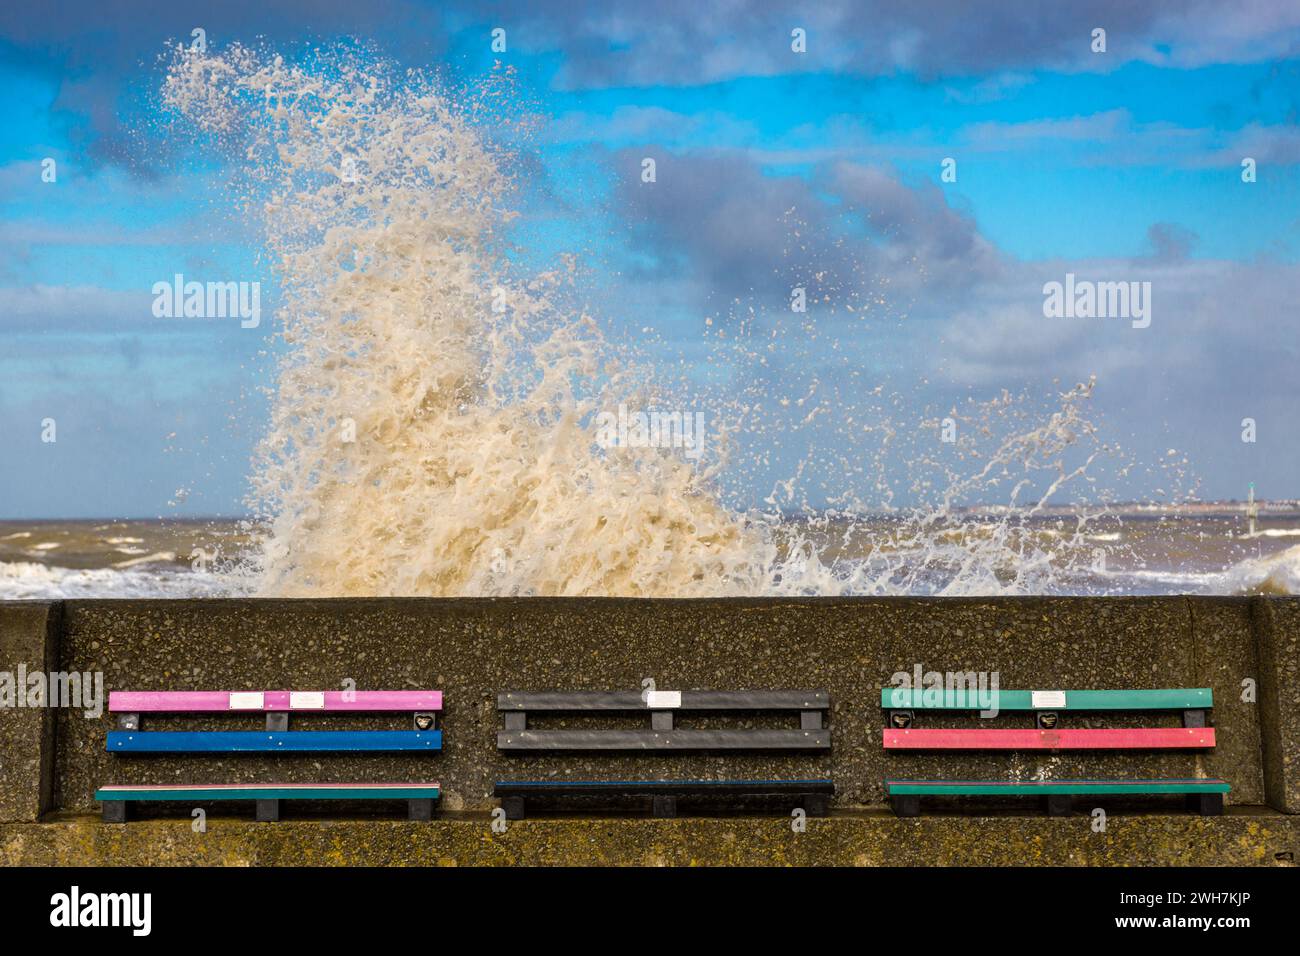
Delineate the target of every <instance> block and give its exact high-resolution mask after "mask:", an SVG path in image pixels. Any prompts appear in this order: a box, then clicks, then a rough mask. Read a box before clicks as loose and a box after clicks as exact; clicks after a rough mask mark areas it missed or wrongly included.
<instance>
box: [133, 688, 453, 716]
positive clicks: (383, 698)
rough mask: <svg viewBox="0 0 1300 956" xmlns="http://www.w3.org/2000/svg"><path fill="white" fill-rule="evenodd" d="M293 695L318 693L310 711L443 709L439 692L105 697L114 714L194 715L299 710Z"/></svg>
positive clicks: (223, 692)
mask: <svg viewBox="0 0 1300 956" xmlns="http://www.w3.org/2000/svg"><path fill="white" fill-rule="evenodd" d="M231 694H237V695H238V694H253V695H255V694H260V695H261V696H262V701H261V706H260V707H239V706H236V707H233V708H232V707H231ZM293 694H320V695H321V696H322V697H323V698H324V706H323V707H321V708H310V709H319V710H328V711H358V712H366V713H378V712H385V711H392V712H399V711H411V712H414V711H425V710H442V691H440V690H358V691H342V690H326V691H287V690H265V691H228V690H165V691H153V690H143V691H141V690H115V691H110V692H109V695H108V709H109V710H110V711H112V712H114V713H136V714H144V713H150V714H197V713H211V712H216V711H231V710H234V711H235V712H239V711H253V712H259V711H268V710H276V711H278V710H298V709H299V708H298V707H295V706H293V702H292V701H291V695H293Z"/></svg>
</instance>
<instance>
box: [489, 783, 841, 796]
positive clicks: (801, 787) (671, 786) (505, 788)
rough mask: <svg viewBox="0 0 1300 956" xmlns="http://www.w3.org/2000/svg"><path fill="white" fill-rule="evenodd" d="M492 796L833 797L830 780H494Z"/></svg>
mask: <svg viewBox="0 0 1300 956" xmlns="http://www.w3.org/2000/svg"><path fill="white" fill-rule="evenodd" d="M493 792H494V793H495V795H496V796H499V797H502V796H509V795H511V794H524V795H534V796H542V795H545V794H580V793H626V794H646V793H665V792H669V793H674V794H679V795H686V794H703V793H738V794H765V793H772V794H777V793H796V794H797V793H834V792H835V784H834V782H833V781H830V780H824V779H823V780H498V781H497V782H496V784H495V785H494V787H493Z"/></svg>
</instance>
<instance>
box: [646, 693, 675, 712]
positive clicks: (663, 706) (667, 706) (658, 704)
mask: <svg viewBox="0 0 1300 956" xmlns="http://www.w3.org/2000/svg"><path fill="white" fill-rule="evenodd" d="M645 705H646V706H647V707H649V708H650V709H651V710H673V709H675V708H678V707H681V706H682V692H681V691H679V690H648V691H646V694H645Z"/></svg>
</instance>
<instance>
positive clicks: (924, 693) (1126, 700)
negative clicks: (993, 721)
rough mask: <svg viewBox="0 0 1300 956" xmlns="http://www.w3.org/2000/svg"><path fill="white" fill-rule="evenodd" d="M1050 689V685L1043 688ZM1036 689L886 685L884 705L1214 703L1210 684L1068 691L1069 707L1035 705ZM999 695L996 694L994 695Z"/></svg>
mask: <svg viewBox="0 0 1300 956" xmlns="http://www.w3.org/2000/svg"><path fill="white" fill-rule="evenodd" d="M1042 690H1050V688H1042ZM1033 693H1034V692H1033V691H1028V690H1001V689H999V690H997V691H996V692H994V691H985V692H984V694H981V693H980V692H979V691H978V690H977V689H967V688H962V687H954V688H953V689H952V690H950V691H948V690H943V691H941V690H938V689H934V690H926V689H925V688H918V687H885V688H883V689H882V690H881V691H880V706H881V707H883V708H884V709H885V710H985V709H988V708H989V707H991V706H992V707H995V708H996V709H997V710H1204V709H1209V708H1211V707H1213V706H1214V691H1213V690H1211V689H1210V688H1209V687H1189V688H1169V689H1164V690H1160V689H1156V690H1065V691H1059V693H1063V694H1065V706H1063V707H1060V706H1040V707H1035V706H1034V704H1033ZM994 694H996V697H993V696H992V695H994Z"/></svg>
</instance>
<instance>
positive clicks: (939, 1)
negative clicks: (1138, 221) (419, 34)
mask: <svg viewBox="0 0 1300 956" xmlns="http://www.w3.org/2000/svg"><path fill="white" fill-rule="evenodd" d="M485 9H486V10H490V11H492V13H490V14H488V15H489V16H493V15H495V16H496V17H497V20H496V21H494V22H500V23H501V24H502V25H508V26H509V27H513V28H514V29H513V31H512V32H511V36H512V37H513V38H514V40H515V42H517V43H518V44H519V45H521V46H522V47H523V48H525V49H535V50H560V51H563V52H564V53H565V55H566V57H567V59H566V63H565V65H564V68H563V72H562V75H561V81H562V82H563V83H565V84H567V85H571V86H577V87H583V86H639V85H654V84H668V85H674V84H695V83H708V82H714V81H719V80H725V79H729V78H731V77H735V76H760V75H771V74H776V73H792V72H802V71H811V72H820V71H838V72H845V73H852V74H858V75H867V76H877V75H881V74H888V73H893V72H898V71H901V72H908V73H915V74H917V75H919V76H921V77H923V78H927V79H936V78H942V77H955V76H971V75H976V74H979V73H982V72H986V71H998V70H1018V69H1037V68H1049V69H1068V70H1080V69H1092V70H1106V69H1112V68H1114V67H1115V66H1118V65H1120V64H1121V63H1124V62H1126V61H1129V60H1132V59H1150V60H1155V61H1161V62H1173V63H1177V64H1179V65H1187V64H1194V63H1201V62H1216V61H1219V60H1227V61H1236V60H1241V59H1259V58H1265V57H1271V56H1276V55H1279V54H1280V53H1282V52H1283V51H1285V50H1287V49H1288V48H1290V47H1292V46H1293V45H1294V44H1295V42H1296V39H1297V36H1300V12H1298V11H1297V10H1295V9H1286V5H1282V4H1272V3H1268V2H1263V0H1260V2H1254V3H1247V4H1244V5H1237V6H1234V7H1227V6H1225V5H1223V4H1221V3H1218V2H1217V0H1147V2H1144V3H1132V2H1129V0H1082V2H1076V3H1070V4H1051V5H1045V4H1024V3H1009V2H1005V3H981V4H971V3H970V2H969V0H913V2H909V3H898V2H891V0H876V2H862V0H818V2H816V3H803V4H775V3H772V2H770V0H732V2H726V3H712V4H701V3H697V2H692V0H662V2H657V3H644V2H642V0H552V2H545V0H542V2H539V0H507V2H503V3H501V4H499V5H494V6H491V7H487V8H485ZM794 27H802V28H803V29H804V30H806V31H807V52H806V53H803V54H795V53H793V52H792V51H791V46H790V44H791V37H790V31H791V29H792V28H794ZM1097 27H1101V28H1103V29H1105V30H1106V32H1107V49H1106V53H1105V54H1096V53H1093V52H1092V49H1091V34H1092V30H1093V29H1094V28H1097Z"/></svg>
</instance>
